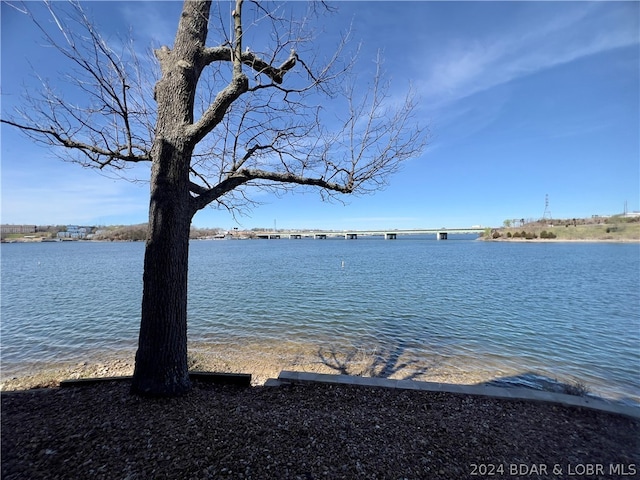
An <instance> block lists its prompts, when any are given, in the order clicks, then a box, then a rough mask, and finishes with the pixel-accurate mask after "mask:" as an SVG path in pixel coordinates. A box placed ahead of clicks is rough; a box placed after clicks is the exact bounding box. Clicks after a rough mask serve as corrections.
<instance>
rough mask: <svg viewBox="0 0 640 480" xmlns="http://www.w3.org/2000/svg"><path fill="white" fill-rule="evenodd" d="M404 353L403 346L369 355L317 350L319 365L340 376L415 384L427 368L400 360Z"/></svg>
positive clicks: (371, 352)
mask: <svg viewBox="0 0 640 480" xmlns="http://www.w3.org/2000/svg"><path fill="white" fill-rule="evenodd" d="M406 351H407V347H406V345H405V344H404V343H399V344H398V345H396V346H395V347H393V348H388V349H387V348H378V349H375V350H373V351H367V350H365V349H359V348H350V349H348V350H346V351H345V350H344V349H337V348H336V347H330V348H328V349H322V348H319V349H318V358H319V359H320V362H321V363H322V364H323V365H325V366H327V367H329V368H330V369H332V370H335V371H336V373H339V374H341V375H355V376H362V377H375V378H391V377H392V376H395V377H396V378H401V379H402V380H415V379H417V378H419V377H421V376H423V375H425V374H426V373H427V371H428V370H429V366H426V365H424V364H423V363H419V362H417V361H415V360H403V356H404V354H405V353H406Z"/></svg>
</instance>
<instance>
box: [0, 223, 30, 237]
mask: <svg viewBox="0 0 640 480" xmlns="http://www.w3.org/2000/svg"><path fill="white" fill-rule="evenodd" d="M1 227H2V234H3V235H4V234H8V233H23V234H30V233H36V229H37V226H36V225H2V226H1Z"/></svg>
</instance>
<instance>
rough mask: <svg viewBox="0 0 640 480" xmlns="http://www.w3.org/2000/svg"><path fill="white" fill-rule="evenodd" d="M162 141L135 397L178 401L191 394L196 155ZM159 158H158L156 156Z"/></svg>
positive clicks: (155, 174)
mask: <svg viewBox="0 0 640 480" xmlns="http://www.w3.org/2000/svg"><path fill="white" fill-rule="evenodd" d="M179 142H180V141H179V140H178V141H177V142H172V141H167V140H166V139H160V140H158V141H157V145H155V148H154V152H153V153H154V154H155V153H156V151H157V155H158V158H157V160H155V161H154V166H153V171H152V179H151V185H152V187H151V202H150V207H149V232H148V236H147V244H146V251H145V258H144V276H143V295H142V319H141V324H140V337H139V342H138V352H137V353H136V366H135V372H134V376H133V385H132V391H133V392H135V393H140V394H147V395H178V394H181V393H184V392H186V391H188V390H189V388H190V382H189V372H188V364H187V273H188V260H189V227H190V225H191V217H192V214H191V210H190V203H189V202H190V195H189V190H188V166H189V162H190V159H191V152H190V151H187V152H185V151H184V148H181V145H180V144H179ZM154 156H155V155H154Z"/></svg>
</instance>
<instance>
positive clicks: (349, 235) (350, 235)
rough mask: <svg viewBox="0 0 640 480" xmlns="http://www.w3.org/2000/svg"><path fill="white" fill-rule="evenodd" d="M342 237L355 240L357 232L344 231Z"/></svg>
mask: <svg viewBox="0 0 640 480" xmlns="http://www.w3.org/2000/svg"><path fill="white" fill-rule="evenodd" d="M344 239H345V240H357V239H358V234H357V233H345V234H344Z"/></svg>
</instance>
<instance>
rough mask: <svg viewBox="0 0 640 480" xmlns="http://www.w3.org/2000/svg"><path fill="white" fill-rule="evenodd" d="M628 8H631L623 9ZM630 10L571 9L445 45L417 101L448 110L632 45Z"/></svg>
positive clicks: (606, 7) (635, 23)
mask: <svg viewBox="0 0 640 480" xmlns="http://www.w3.org/2000/svg"><path fill="white" fill-rule="evenodd" d="M629 7H631V8H629ZM633 8H634V7H633V5H622V6H620V5H618V6H616V8H610V6H609V5H608V4H602V5H601V4H586V5H585V4H581V3H580V4H576V5H575V6H574V8H573V9H572V10H571V11H569V12H567V13H564V14H563V15H559V16H557V17H554V18H552V19H550V20H548V21H545V22H541V21H539V19H538V23H532V24H529V25H526V26H524V25H516V26H515V28H512V29H511V30H509V31H504V32H503V33H501V34H498V35H494V36H492V37H491V38H475V39H468V40H467V41H462V40H460V39H458V40H456V41H455V42H452V43H450V44H449V45H446V46H444V47H443V49H440V50H439V51H438V55H437V58H439V59H441V60H435V61H433V62H429V63H428V64H429V70H428V71H427V72H425V73H426V74H425V80H424V81H423V82H422V83H421V84H420V85H419V86H420V90H421V95H422V96H423V97H425V98H427V99H428V100H429V102H430V104H431V105H438V104H440V105H443V104H448V103H451V102H453V101H456V100H458V99H461V98H464V97H467V96H470V95H473V94H475V93H478V92H481V91H484V90H487V89H489V88H492V87H495V86H498V85H502V84H505V83H508V82H511V81H513V80H516V79H518V78H521V77H524V76H527V75H531V74H534V73H537V72H541V71H544V70H546V69H549V68H552V67H555V66H558V65H562V64H566V63H569V62H572V61H575V60H578V59H580V58H583V57H586V56H589V55H594V54H598V53H602V52H606V51H609V50H613V49H616V48H621V47H628V46H632V45H638V43H639V38H638V21H637V19H635V18H633V17H634V16H633V15H632V14H633V11H634V10H633Z"/></svg>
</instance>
